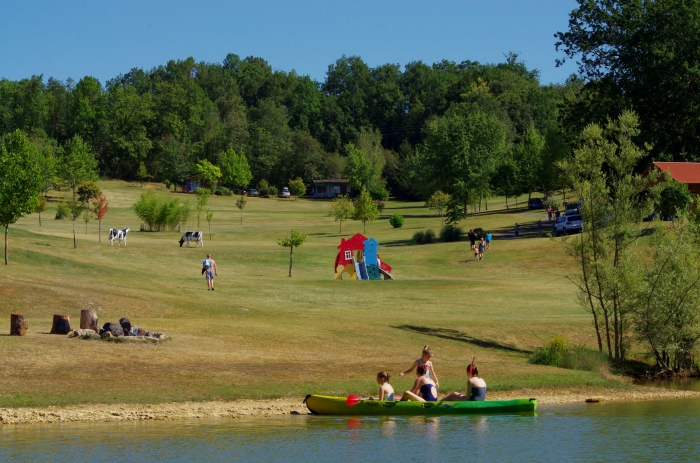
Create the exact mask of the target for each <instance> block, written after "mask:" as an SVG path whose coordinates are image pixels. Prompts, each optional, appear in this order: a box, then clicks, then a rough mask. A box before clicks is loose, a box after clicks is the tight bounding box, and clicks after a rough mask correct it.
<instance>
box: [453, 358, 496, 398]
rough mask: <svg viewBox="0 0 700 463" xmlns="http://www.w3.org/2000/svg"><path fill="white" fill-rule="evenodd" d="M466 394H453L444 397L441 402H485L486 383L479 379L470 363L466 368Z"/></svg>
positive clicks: (475, 369) (476, 371)
mask: <svg viewBox="0 0 700 463" xmlns="http://www.w3.org/2000/svg"><path fill="white" fill-rule="evenodd" d="M467 378H469V379H468V380H467V394H466V395H464V394H461V393H459V392H453V393H452V394H450V395H448V396H447V397H444V398H443V399H442V400H443V401H444V402H450V401H455V402H464V401H466V400H476V401H481V400H486V381H484V380H483V379H482V378H480V377H479V370H478V369H477V368H476V366H474V364H473V363H472V364H471V365H469V366H467Z"/></svg>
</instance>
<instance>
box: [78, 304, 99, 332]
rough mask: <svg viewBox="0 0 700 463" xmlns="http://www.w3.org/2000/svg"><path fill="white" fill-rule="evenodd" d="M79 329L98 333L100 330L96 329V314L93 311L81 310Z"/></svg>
mask: <svg viewBox="0 0 700 463" xmlns="http://www.w3.org/2000/svg"><path fill="white" fill-rule="evenodd" d="M80 329H81V330H95V331H99V330H100V329H99V328H98V327H97V312H95V311H94V310H93V309H86V310H81V311H80Z"/></svg>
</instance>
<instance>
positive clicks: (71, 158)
mask: <svg viewBox="0 0 700 463" xmlns="http://www.w3.org/2000/svg"><path fill="white" fill-rule="evenodd" d="M61 153H62V155H61V156H60V158H59V159H58V160H57V163H56V174H57V176H58V186H59V188H60V189H63V190H69V191H71V192H72V193H73V195H72V200H71V203H70V204H69V207H70V210H71V219H72V220H73V248H77V247H78V242H77V240H76V239H75V219H77V218H78V217H79V216H80V212H81V211H82V207H83V205H82V204H81V202H80V201H79V199H78V186H80V185H81V184H82V183H83V182H85V181H87V180H93V181H95V180H97V160H96V159H95V156H94V155H93V153H92V150H91V148H90V146H89V145H88V144H87V143H85V142H83V139H82V138H80V136H78V135H76V136H75V137H73V138H72V139H71V140H69V141H68V142H67V143H66V145H65V146H64V147H63V148H62V150H61Z"/></svg>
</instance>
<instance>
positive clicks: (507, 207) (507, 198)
mask: <svg viewBox="0 0 700 463" xmlns="http://www.w3.org/2000/svg"><path fill="white" fill-rule="evenodd" d="M506 210H508V195H506Z"/></svg>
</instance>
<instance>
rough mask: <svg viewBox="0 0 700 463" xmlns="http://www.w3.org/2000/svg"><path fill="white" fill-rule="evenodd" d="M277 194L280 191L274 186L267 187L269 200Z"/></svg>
mask: <svg viewBox="0 0 700 463" xmlns="http://www.w3.org/2000/svg"><path fill="white" fill-rule="evenodd" d="M279 192H280V190H278V189H277V187H276V186H274V185H270V186H269V187H267V196H268V197H270V198H274V197H275V196H277V195H278V194H279Z"/></svg>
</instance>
